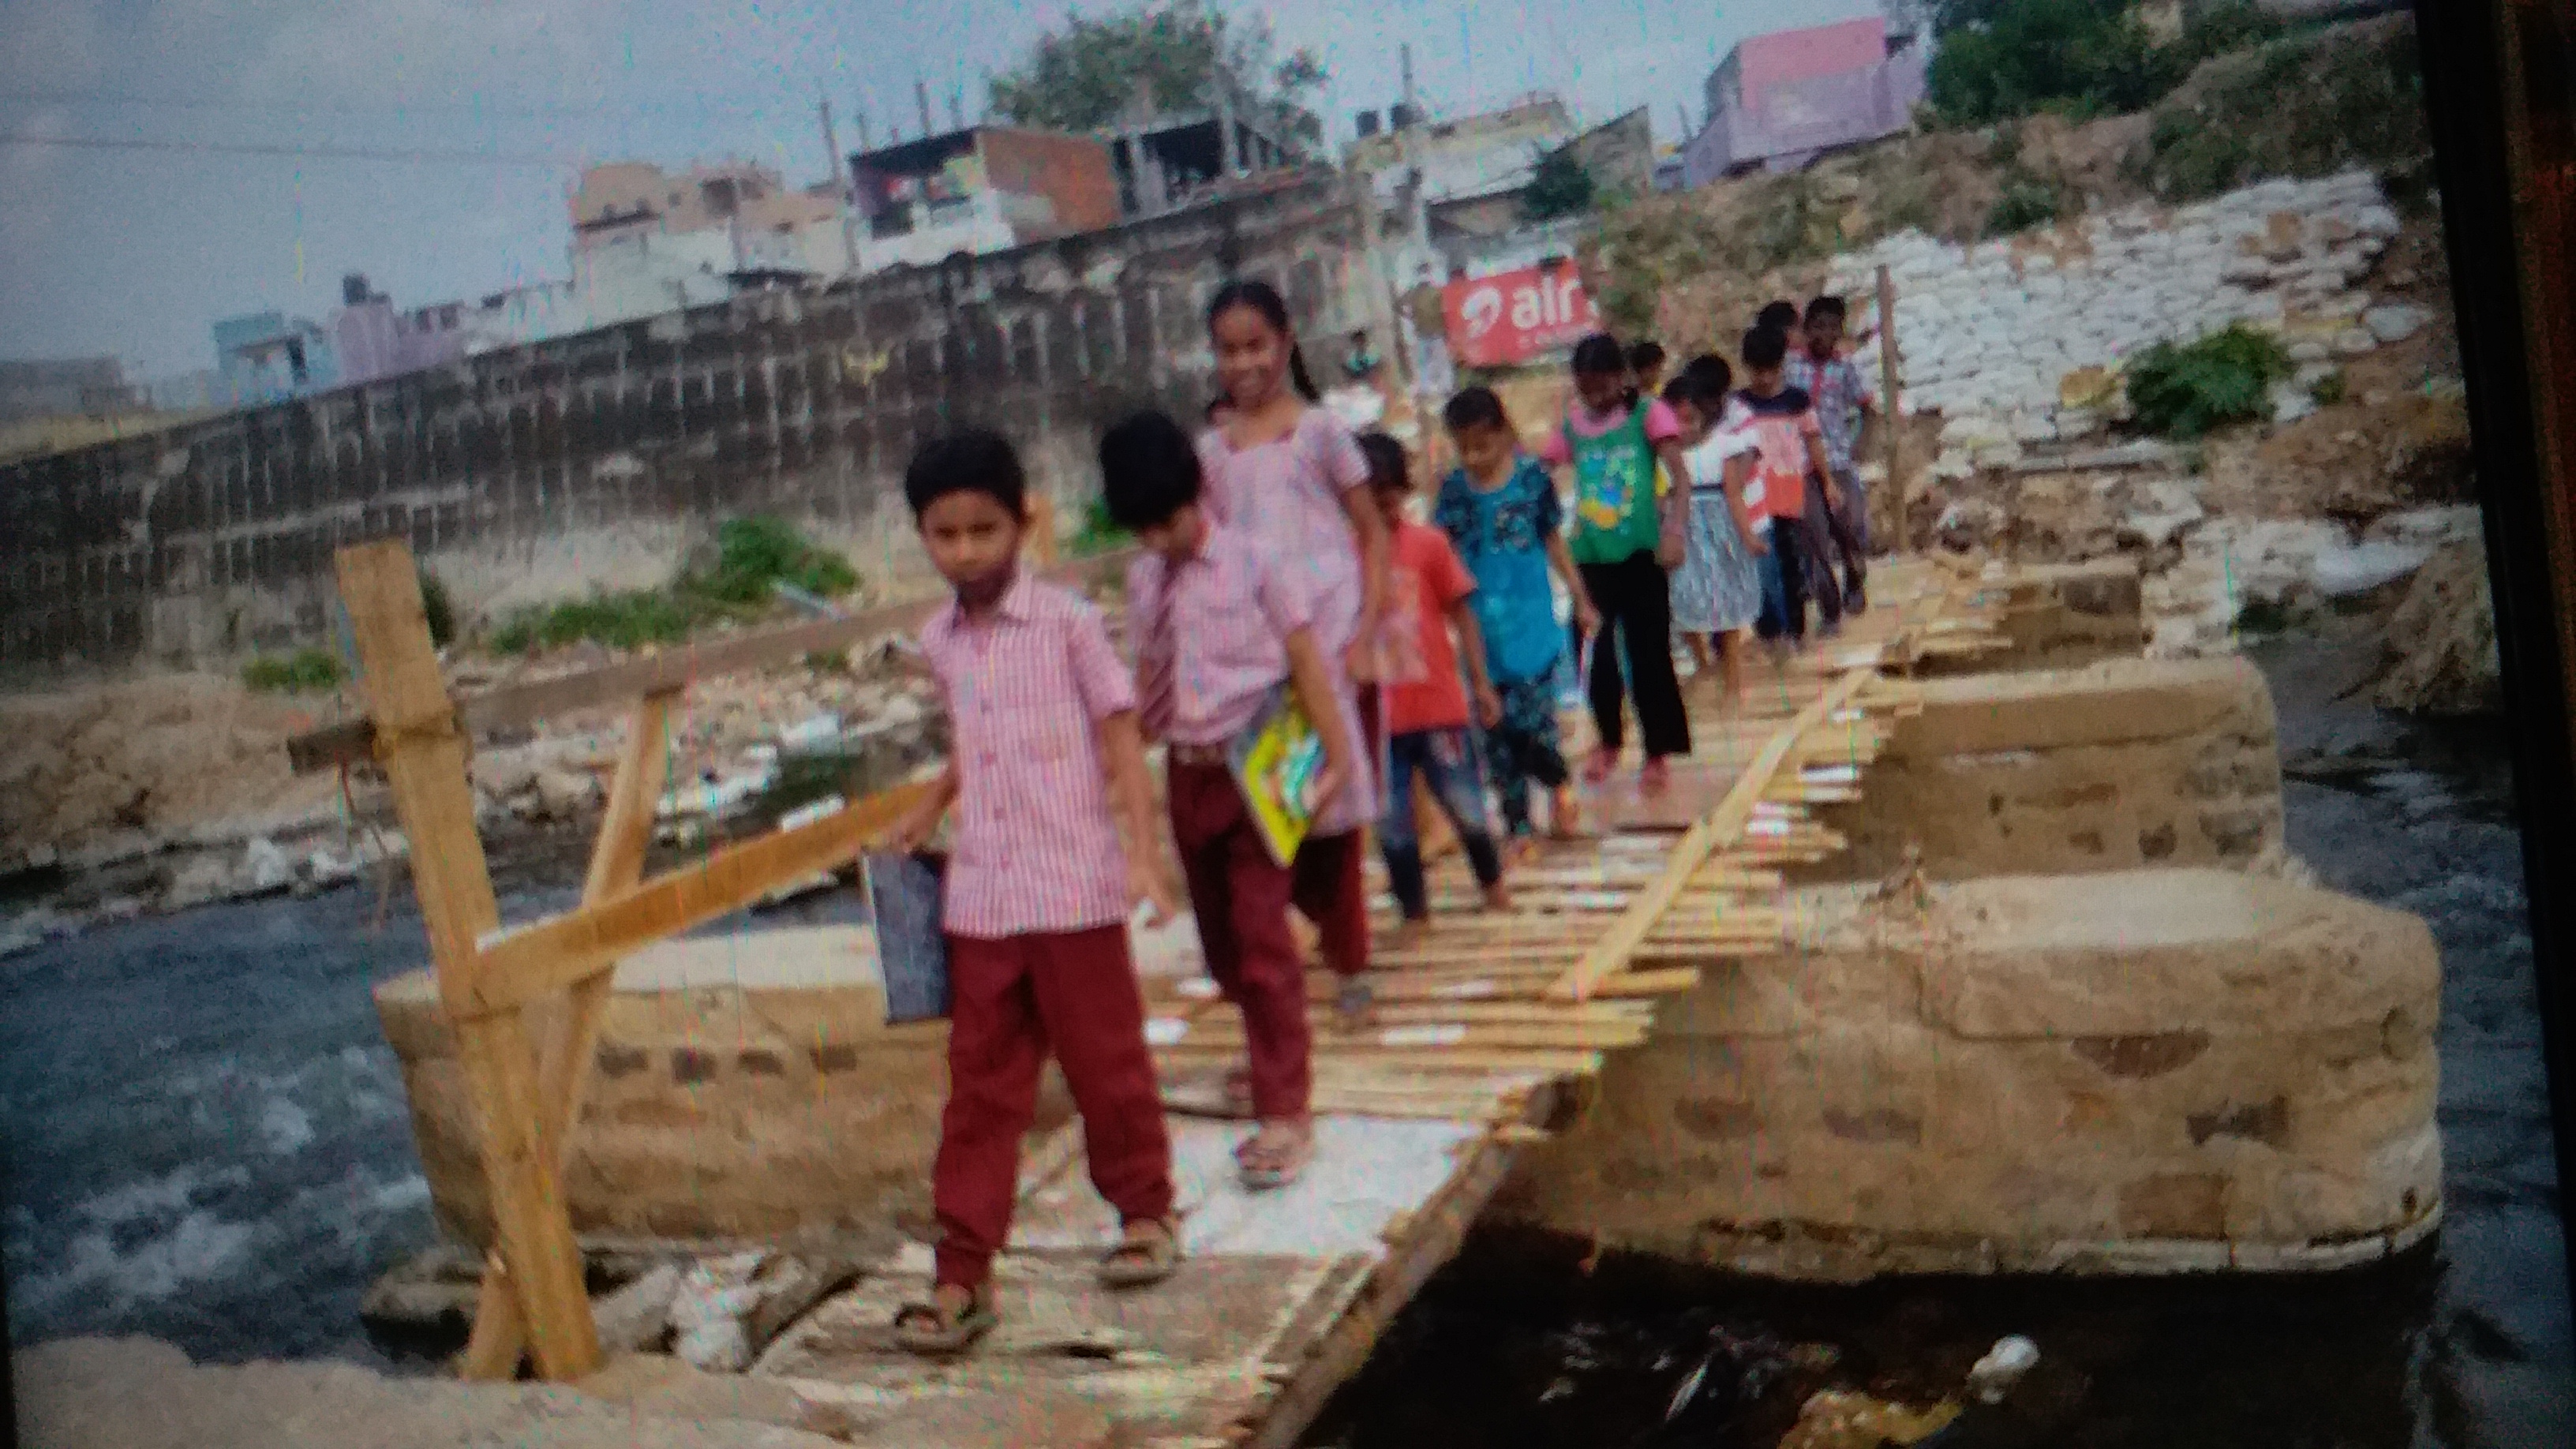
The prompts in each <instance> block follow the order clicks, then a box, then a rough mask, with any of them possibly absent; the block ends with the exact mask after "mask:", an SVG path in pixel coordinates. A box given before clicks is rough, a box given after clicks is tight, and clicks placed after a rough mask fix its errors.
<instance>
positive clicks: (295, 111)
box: [0, 91, 802, 120]
mask: <svg viewBox="0 0 2576 1449" xmlns="http://www.w3.org/2000/svg"><path fill="white" fill-rule="evenodd" d="M0 105H12V106H116V107H122V108H132V109H141V110H161V111H245V112H259V113H266V114H272V115H289V116H405V115H411V114H415V113H418V112H422V111H438V112H446V113H453V114H456V115H464V116H496V117H514V118H519V119H534V120H611V119H615V118H616V117H617V116H619V115H621V114H626V113H632V112H637V111H659V112H721V113H724V114H727V115H772V114H784V113H788V112H793V111H797V110H800V109H801V108H802V106H801V103H798V102H781V103H778V104H775V105H772V104H765V103H762V102H758V101H719V100H704V99H690V100H685V101H682V100H624V99H611V98H606V97H603V98H602V99H601V100H600V101H599V102H598V103H597V104H596V105H589V106H544V105H530V104H524V103H517V102H510V101H486V100H482V99H479V98H470V97H469V98H466V99H462V100H459V99H452V98H451V99H422V100H391V101H378V102H373V103H363V104H362V103H359V102H354V101H227V100H210V99H200V98H195V97H187V96H134V95H120V94H114V93H111V92H107V91H87V92H72V91H0Z"/></svg>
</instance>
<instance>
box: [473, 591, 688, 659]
mask: <svg viewBox="0 0 2576 1449" xmlns="http://www.w3.org/2000/svg"><path fill="white" fill-rule="evenodd" d="M705 617H706V615H705V611H704V610H702V609H696V608H692V607H690V606H689V604H688V603H687V602H686V601H684V600H682V599H680V598H677V597H674V596H673V595H672V594H671V593H668V592H665V591H663V590H660V589H639V590H636V591H634V592H632V593H620V594H611V593H594V594H592V595H591V596H590V597H589V598H586V599H575V600H571V601H569V602H566V603H561V604H539V605H535V606H533V607H530V608H525V609H519V610H515V611H513V612H512V613H511V614H510V615H509V617H507V618H505V619H503V620H502V621H501V623H500V625H499V626H498V627H497V628H495V629H493V631H492V636H491V639H490V641H489V642H490V644H491V647H492V652H494V653H496V654H525V653H528V652H529V651H530V650H535V649H559V648H562V647H563V646H564V645H566V644H573V643H578V642H580V641H581V640H584V639H588V640H591V641H593V642H595V643H599V644H605V645H607V646H608V647H610V648H612V649H636V648H641V647H642V646H644V645H646V644H668V643H671V642H673V641H675V640H679V639H685V638H687V637H688V635H689V631H690V630H691V629H693V628H695V627H697V625H698V624H699V623H700V622H701V621H702V620H703V619H704V618H705Z"/></svg>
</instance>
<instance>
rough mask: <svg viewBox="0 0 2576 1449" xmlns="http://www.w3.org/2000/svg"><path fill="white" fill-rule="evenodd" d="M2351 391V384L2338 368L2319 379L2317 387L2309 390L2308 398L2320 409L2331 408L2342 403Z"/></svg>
mask: <svg viewBox="0 0 2576 1449" xmlns="http://www.w3.org/2000/svg"><path fill="white" fill-rule="evenodd" d="M2351 390H2352V384H2351V382H2350V381H2349V380H2347V379H2346V378H2345V377H2344V375H2343V369H2342V368H2340V367H2338V368H2336V369H2335V370H2334V371H2332V372H2329V373H2327V374H2326V375H2325V376H2323V377H2321V378H2318V379H2317V381H2316V385H2315V386H2313V387H2311V388H2309V389H2308V396H2309V397H2310V398H2312V399H2314V400H2315V402H2316V405H2317V406H2318V407H2321V408H2330V407H2333V406H2334V405H2335V404H2336V403H2339V402H2342V401H2343V400H2344V398H2345V397H2346V396H2347V395H2349V394H2350V392H2351Z"/></svg>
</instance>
